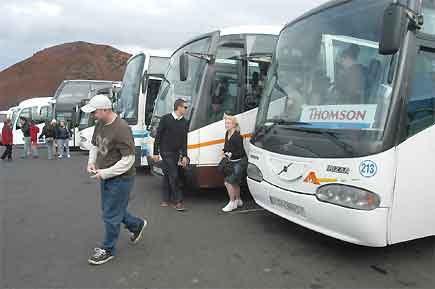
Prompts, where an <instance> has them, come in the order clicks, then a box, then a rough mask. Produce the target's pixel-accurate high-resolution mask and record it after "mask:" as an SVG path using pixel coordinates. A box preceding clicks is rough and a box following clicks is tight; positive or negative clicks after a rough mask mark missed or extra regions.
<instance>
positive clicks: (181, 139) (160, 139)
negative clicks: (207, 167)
mask: <svg viewBox="0 0 435 289" xmlns="http://www.w3.org/2000/svg"><path fill="white" fill-rule="evenodd" d="M187 109H188V107H187V103H186V102H185V101H184V100H182V99H177V100H176V101H175V103H174V111H173V112H172V113H169V114H166V115H164V116H163V117H162V118H161V120H160V123H159V127H158V128H157V134H156V138H155V141H154V156H153V161H154V162H158V161H159V160H160V156H161V160H162V169H163V173H164V177H163V191H162V202H161V204H160V206H162V207H168V206H169V203H170V202H171V201H172V202H174V205H175V209H176V210H177V211H184V210H185V207H184V204H183V193H182V191H181V188H180V180H179V172H178V162H179V160H180V157H181V165H182V166H183V167H187V165H188V163H189V159H188V157H187V133H188V123H187V120H186V119H184V114H185V113H186V111H187ZM159 154H160V155H159Z"/></svg>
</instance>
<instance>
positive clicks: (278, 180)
mask: <svg viewBox="0 0 435 289" xmlns="http://www.w3.org/2000/svg"><path fill="white" fill-rule="evenodd" d="M405 3H406V4H405ZM434 13H435V4H434V1H426V0H423V1H421V0H409V1H387V0H364V1H357V0H353V1H330V2H328V3H326V4H324V5H322V6H320V7H318V8H316V9H314V10H312V11H310V12H308V13H307V14H305V15H303V16H301V17H299V18H298V19H296V20H294V21H292V22H290V23H289V24H288V25H286V26H285V27H284V29H283V30H282V31H281V33H280V36H279V40H278V45H277V48H276V51H275V53H274V58H273V62H272V63H273V64H272V67H271V70H270V71H269V77H268V80H267V83H266V87H268V89H267V90H266V91H265V93H264V94H263V99H262V101H261V105H260V107H259V112H258V115H257V121H256V130H255V132H254V135H253V137H252V139H251V142H250V145H249V149H248V151H249V165H248V169H247V174H248V185H249V189H250V192H251V194H252V195H253V197H254V199H255V201H256V202H257V203H258V204H259V205H260V206H262V207H263V208H265V209H267V210H268V211H270V212H272V213H274V214H277V215H279V216H281V217H283V218H286V219H288V220H290V221H292V222H294V223H296V224H299V225H301V226H304V227H306V228H309V229H311V230H314V231H317V232H320V233H322V234H325V235H328V236H331V237H333V238H337V239H340V240H343V241H346V242H350V243H354V244H359V245H364V246H373V247H383V246H387V245H391V244H396V243H399V242H404V241H409V240H413V239H417V238H423V237H427V236H433V235H435V214H434V209H433V208H435V195H434V193H433V192H432V190H433V187H434V186H435V161H434V160H435V150H434V148H433V143H434V141H435V41H434V39H435V38H434V36H435V30H434V27H435V19H434V18H433V15H434Z"/></svg>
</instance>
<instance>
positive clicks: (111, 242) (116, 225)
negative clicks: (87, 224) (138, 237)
mask: <svg viewBox="0 0 435 289" xmlns="http://www.w3.org/2000/svg"><path fill="white" fill-rule="evenodd" d="M133 183H134V177H133V176H132V177H115V178H112V179H108V180H102V181H101V207H102V210H103V221H104V225H105V237H104V242H103V245H102V248H103V249H106V250H110V251H111V252H112V254H113V255H115V250H116V242H117V241H118V238H119V233H120V230H121V223H122V224H124V225H125V226H126V228H127V229H128V230H129V231H130V232H132V233H133V232H137V231H138V230H139V228H140V227H141V225H142V224H143V220H141V219H139V218H137V217H135V216H133V215H131V214H130V213H129V212H128V210H127V207H128V200H129V196H130V191H131V189H132V187H133Z"/></svg>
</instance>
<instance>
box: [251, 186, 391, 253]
mask: <svg viewBox="0 0 435 289" xmlns="http://www.w3.org/2000/svg"><path fill="white" fill-rule="evenodd" d="M248 186H249V189H250V192H251V194H252V196H253V197H254V199H255V202H256V203H257V204H258V205H260V206H261V207H263V208H264V209H266V210H268V211H270V212H272V213H274V214H276V215H278V216H281V217H283V218H285V219H287V220H289V221H292V222H294V223H296V224H298V225H301V226H303V227H306V228H308V229H310V230H313V231H316V232H319V233H322V234H324V235H327V236H330V237H333V238H336V239H339V240H342V241H345V242H349V243H353V244H357V245H363V246H370V247H385V246H387V220H388V208H378V209H376V210H373V211H361V210H354V209H348V208H344V207H340V206H337V205H333V204H327V203H323V202H320V201H318V200H317V198H316V196H315V195H305V194H299V193H294V192H290V191H287V190H284V189H281V188H278V187H276V186H273V185H271V184H269V183H267V182H265V181H263V182H261V183H259V182H256V181H254V180H251V179H249V178H248Z"/></svg>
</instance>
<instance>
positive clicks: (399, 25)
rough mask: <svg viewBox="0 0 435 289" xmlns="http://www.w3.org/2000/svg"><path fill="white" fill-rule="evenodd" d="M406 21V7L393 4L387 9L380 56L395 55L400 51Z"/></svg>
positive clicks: (383, 21)
mask: <svg viewBox="0 0 435 289" xmlns="http://www.w3.org/2000/svg"><path fill="white" fill-rule="evenodd" d="M406 20H407V17H406V11H405V8H404V7H402V6H400V5H397V4H391V5H390V6H388V7H387V8H386V9H385V11H384V17H383V20H382V29H381V39H380V43H379V54H382V55H393V54H396V53H397V52H398V51H399V49H400V43H401V40H402V35H403V29H404V28H405V23H406Z"/></svg>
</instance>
